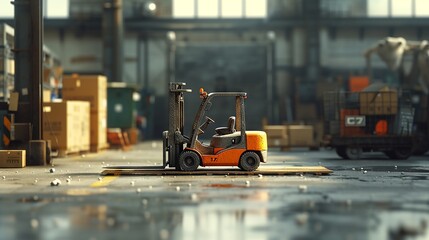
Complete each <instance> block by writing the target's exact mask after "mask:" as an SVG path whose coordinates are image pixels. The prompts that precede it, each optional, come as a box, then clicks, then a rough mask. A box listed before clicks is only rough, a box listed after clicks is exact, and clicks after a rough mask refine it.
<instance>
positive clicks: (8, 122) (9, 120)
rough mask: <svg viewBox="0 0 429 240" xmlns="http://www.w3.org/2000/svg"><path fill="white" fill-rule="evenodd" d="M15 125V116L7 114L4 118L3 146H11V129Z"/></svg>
mask: <svg viewBox="0 0 429 240" xmlns="http://www.w3.org/2000/svg"><path fill="white" fill-rule="evenodd" d="M12 124H13V114H6V115H4V116H3V136H2V137H3V144H4V146H9V144H10V140H11V138H10V137H11V136H10V133H11V129H12Z"/></svg>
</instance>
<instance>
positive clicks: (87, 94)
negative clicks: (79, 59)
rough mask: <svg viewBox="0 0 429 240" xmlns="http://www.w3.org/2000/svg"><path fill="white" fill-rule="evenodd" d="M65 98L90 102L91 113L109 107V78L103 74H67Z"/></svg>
mask: <svg viewBox="0 0 429 240" xmlns="http://www.w3.org/2000/svg"><path fill="white" fill-rule="evenodd" d="M62 93H63V99H64V100H80V101H88V102H89V103H90V108H91V113H95V112H97V111H106V109H107V79H106V77H105V76H101V75H65V76H64V77H63V90H62Z"/></svg>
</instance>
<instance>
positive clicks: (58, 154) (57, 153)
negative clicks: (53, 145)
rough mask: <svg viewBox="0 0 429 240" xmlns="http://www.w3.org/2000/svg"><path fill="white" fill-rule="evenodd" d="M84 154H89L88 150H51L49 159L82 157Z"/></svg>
mask: <svg viewBox="0 0 429 240" xmlns="http://www.w3.org/2000/svg"><path fill="white" fill-rule="evenodd" d="M86 153H89V149H87V150H70V149H52V150H51V157H59V158H63V157H67V156H73V155H82V154H86Z"/></svg>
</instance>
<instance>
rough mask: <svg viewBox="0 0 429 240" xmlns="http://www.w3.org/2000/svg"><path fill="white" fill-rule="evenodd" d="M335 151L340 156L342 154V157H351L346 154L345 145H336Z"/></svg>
mask: <svg viewBox="0 0 429 240" xmlns="http://www.w3.org/2000/svg"><path fill="white" fill-rule="evenodd" d="M335 152H336V153H337V155H338V156H340V157H341V158H342V159H349V157H348V156H347V154H346V148H345V147H336V148H335Z"/></svg>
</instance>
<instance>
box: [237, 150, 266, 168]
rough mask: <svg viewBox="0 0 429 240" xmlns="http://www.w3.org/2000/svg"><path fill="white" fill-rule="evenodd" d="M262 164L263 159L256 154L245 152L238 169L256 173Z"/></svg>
mask: <svg viewBox="0 0 429 240" xmlns="http://www.w3.org/2000/svg"><path fill="white" fill-rule="evenodd" d="M260 163H261V158H260V157H259V155H258V154H257V153H255V152H245V153H243V155H241V157H240V162H239V163H238V167H239V168H241V169H242V170H244V171H255V170H256V169H257V168H258V167H259V164H260Z"/></svg>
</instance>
